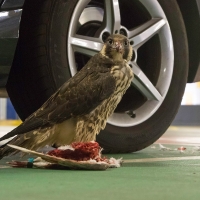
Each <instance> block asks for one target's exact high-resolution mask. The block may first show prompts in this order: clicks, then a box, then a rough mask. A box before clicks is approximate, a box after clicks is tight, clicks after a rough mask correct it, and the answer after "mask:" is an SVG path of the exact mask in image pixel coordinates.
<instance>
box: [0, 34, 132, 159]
mask: <svg viewBox="0 0 200 200" xmlns="http://www.w3.org/2000/svg"><path fill="white" fill-rule="evenodd" d="M131 56H132V47H131V46H130V44H129V41H128V40H127V38H126V37H125V36H122V35H112V36H110V37H109V38H108V39H107V41H106V42H105V45H104V46H103V49H102V50H101V52H99V53H98V54H96V55H95V56H93V57H92V58H91V59H90V60H89V61H88V63H87V64H86V65H85V66H84V67H83V68H82V69H81V70H80V71H79V72H78V73H77V74H76V75H75V76H74V77H72V78H71V79H69V80H68V81H67V82H66V83H64V84H63V85H62V86H61V87H60V88H59V90H58V91H57V92H56V93H55V94H53V95H52V96H51V97H50V98H49V99H48V100H47V101H46V102H45V103H44V104H43V105H42V106H41V108H39V109H38V110H37V111H36V112H34V113H33V114H32V115H31V116H29V117H28V118H27V119H26V120H25V121H24V122H23V123H22V124H21V125H20V126H18V127H17V128H16V129H14V130H13V131H11V132H9V133H8V134H7V135H5V136H3V137H2V138H1V139H0V141H2V140H4V139H7V138H10V137H12V136H15V135H17V137H15V138H14V139H13V140H11V142H10V144H14V145H19V146H22V147H25V148H29V149H34V150H36V149H38V148H40V147H43V146H45V145H53V144H56V145H67V144H70V143H71V142H74V141H77V142H79V141H81V142H87V141H92V140H95V138H96V134H98V133H99V132H100V130H102V129H104V128H105V125H106V121H107V119H108V117H109V116H110V115H111V114H112V113H113V112H114V110H115V108H116V106H117V104H118V103H119V102H120V100H121V98H122V96H123V94H124V93H125V91H126V90H127V88H128V87H129V86H130V83H131V81H132V78H133V72H132V70H131V68H130V67H129V65H128V64H127V61H128V60H130V59H131ZM12 151H13V150H11V149H10V148H9V147H7V146H5V147H3V148H1V150H0V157H2V156H4V155H7V154H9V153H11V152H12Z"/></svg>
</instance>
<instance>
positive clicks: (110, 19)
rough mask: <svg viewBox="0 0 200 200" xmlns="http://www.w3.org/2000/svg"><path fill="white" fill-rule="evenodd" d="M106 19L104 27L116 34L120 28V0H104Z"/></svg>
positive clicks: (105, 29)
mask: <svg viewBox="0 0 200 200" xmlns="http://www.w3.org/2000/svg"><path fill="white" fill-rule="evenodd" d="M104 10H105V11H104V19H103V29H104V31H106V32H109V33H111V34H114V33H115V31H118V32H119V30H120V27H121V15H120V9H119V1H118V0H104Z"/></svg>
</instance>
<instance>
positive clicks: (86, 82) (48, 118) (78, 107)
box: [0, 54, 116, 141]
mask: <svg viewBox="0 0 200 200" xmlns="http://www.w3.org/2000/svg"><path fill="white" fill-rule="evenodd" d="M97 55H98V54H97ZM97 58H98V57H97V56H96V57H95V56H94V57H93V59H91V60H90V61H89V62H88V64H87V65H86V66H85V67H83V69H82V70H81V71H79V72H78V73H77V74H76V75H75V76H74V77H72V78H71V79H69V81H67V82H66V83H65V84H63V85H62V86H61V87H60V89H59V90H58V91H57V92H56V93H55V94H53V95H52V96H51V97H50V98H49V99H48V100H47V101H46V102H45V103H44V104H43V105H42V106H41V108H39V109H38V110H37V111H36V112H34V113H33V114H32V115H30V116H29V117H28V118H27V119H26V120H25V121H24V122H23V123H22V124H21V125H20V126H18V127H17V128H15V129H14V130H13V131H11V132H9V133H8V134H6V135H5V136H3V137H2V138H0V141H2V140H5V139H7V138H10V137H13V136H15V135H17V134H23V133H26V132H29V131H32V130H34V129H37V128H39V127H47V126H49V125H52V124H55V123H61V122H63V121H64V120H66V119H69V118H71V117H73V116H74V117H76V116H79V115H84V114H87V113H89V112H90V111H92V110H93V109H94V108H95V107H96V106H98V105H99V104H100V103H101V102H102V101H103V100H105V99H107V98H108V97H110V95H111V94H112V93H113V92H114V90H115V86H116V85H115V84H116V82H115V79H114V77H113V76H112V75H111V74H110V68H109V67H105V68H104V69H103V70H101V69H102V66H99V63H98V61H95V60H96V59H97ZM94 63H96V64H94ZM91 64H94V65H96V66H91Z"/></svg>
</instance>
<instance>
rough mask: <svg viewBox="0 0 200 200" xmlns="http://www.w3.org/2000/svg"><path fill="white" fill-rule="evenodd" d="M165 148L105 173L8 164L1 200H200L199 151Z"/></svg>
mask: <svg viewBox="0 0 200 200" xmlns="http://www.w3.org/2000/svg"><path fill="white" fill-rule="evenodd" d="M165 146H166V147H168V148H170V149H171V150H165V151H164V150H160V147H159V145H158V144H154V145H152V146H150V147H148V148H146V149H145V150H142V151H140V152H137V153H132V154H123V155H112V156H113V157H115V158H120V157H123V159H124V164H123V165H122V167H120V168H117V169H108V170H106V171H75V170H46V169H14V168H6V162H7V161H8V160H12V159H13V158H4V159H3V160H1V161H0V200H4V199H5V200H44V199H47V200H58V199H66V200H68V199H71V200H80V199H81V200H86V199H90V200H102V199H103V200H104V199H106V200H118V199H119V200H129V199H130V200H168V199H170V200H199V199H200V151H198V148H197V147H194V145H192V146H186V148H187V149H186V150H185V152H184V153H181V152H180V151H178V150H175V149H176V148H177V147H180V145H174V144H173V145H166V144H165ZM109 156H110V155H109ZM183 157H184V159H185V160H181V159H183ZM163 158H164V159H166V160H164V161H161V159H163ZM15 159H16V158H15ZM171 159H174V160H171Z"/></svg>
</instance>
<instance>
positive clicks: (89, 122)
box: [75, 63, 133, 142]
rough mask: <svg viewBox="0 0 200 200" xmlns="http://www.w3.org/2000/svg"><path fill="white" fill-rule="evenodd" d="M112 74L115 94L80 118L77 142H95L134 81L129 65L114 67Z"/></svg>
mask: <svg viewBox="0 0 200 200" xmlns="http://www.w3.org/2000/svg"><path fill="white" fill-rule="evenodd" d="M111 74H112V75H113V77H114V78H115V80H116V89H115V91H114V93H113V94H112V95H111V96H110V98H108V99H106V100H104V101H103V102H102V103H101V104H100V105H99V106H98V107H97V108H96V109H95V110H93V111H92V112H91V113H90V114H89V115H87V116H84V117H83V118H79V121H78V123H77V127H76V138H75V140H76V141H82V142H86V141H92V140H95V138H96V134H98V133H99V132H100V131H101V130H103V129H104V128H105V126H106V122H107V119H108V117H109V116H110V115H112V113H113V112H114V110H115V108H116V107H117V105H118V103H119V102H120V101H121V99H122V96H123V95H124V93H125V92H126V90H127V89H128V87H129V86H130V84H131V81H132V79H133V71H132V69H131V68H130V66H129V65H128V64H127V63H124V65H116V66H113V67H112V68H111Z"/></svg>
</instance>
